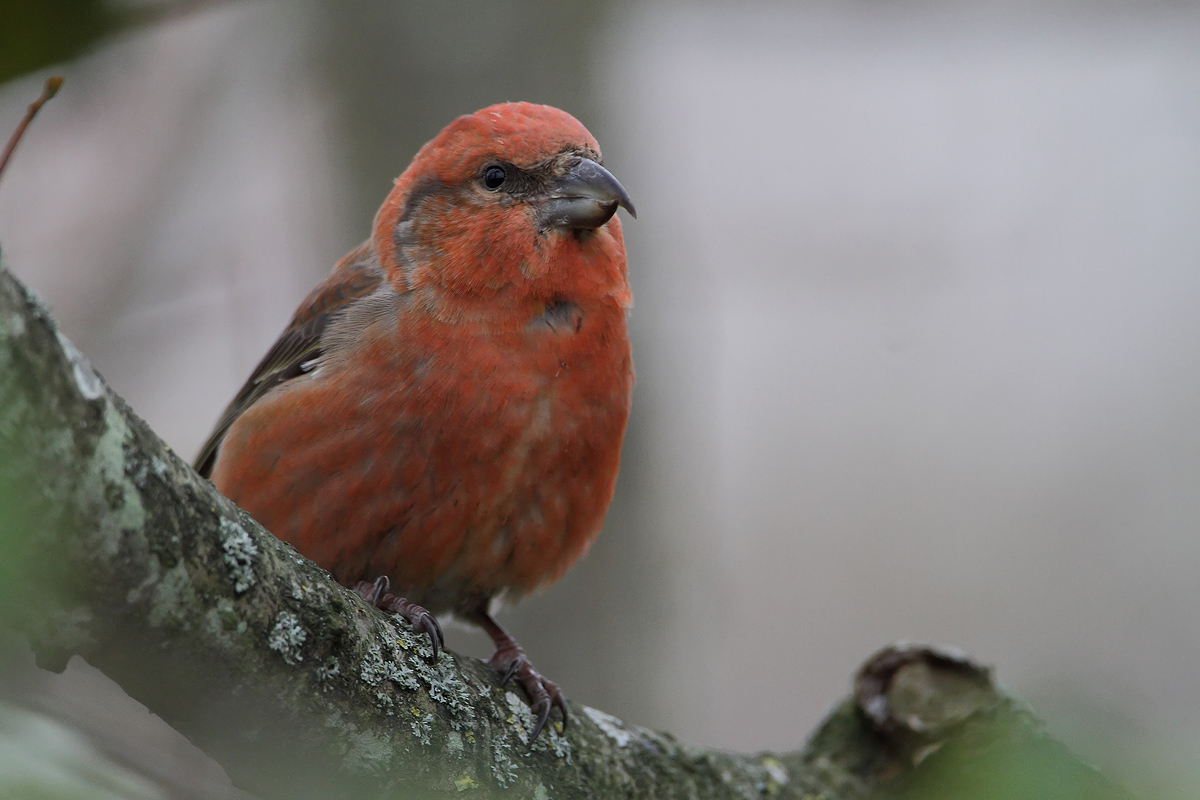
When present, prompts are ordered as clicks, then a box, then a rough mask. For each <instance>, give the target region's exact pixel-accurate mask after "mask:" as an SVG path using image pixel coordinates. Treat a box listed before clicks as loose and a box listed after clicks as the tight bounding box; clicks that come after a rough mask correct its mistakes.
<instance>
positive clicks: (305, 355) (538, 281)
mask: <svg viewBox="0 0 1200 800" xmlns="http://www.w3.org/2000/svg"><path fill="white" fill-rule="evenodd" d="M599 160H600V153H599V148H598V146H597V144H596V142H595V140H594V139H593V138H592V136H591V135H590V134H589V133H588V132H587V130H586V129H584V127H583V126H582V125H580V124H579V122H578V121H576V120H575V119H574V118H573V117H571V116H570V115H568V114H566V113H565V112H563V111H559V110H558V109H554V108H550V107H547V106H538V105H533V104H529V103H507V104H502V105H497V106H492V107H490V108H485V109H483V110H482V111H479V112H476V113H475V114H471V115H469V116H464V117H460V118H459V119H457V120H455V121H454V122H453V123H451V124H450V125H449V126H447V127H446V128H445V129H444V130H443V131H442V132H441V133H440V134H439V135H438V136H437V137H436V138H434V139H433V140H432V141H431V142H429V143H428V144H427V145H425V147H423V148H422V149H421V151H420V152H419V153H418V154H417V156H416V157H415V158H414V159H413V162H412V164H411V165H410V166H409V168H408V169H407V170H405V171H404V173H403V174H402V175H401V176H400V177H399V178H398V179H397V180H396V185H395V188H394V189H393V190H392V192H391V193H390V194H389V195H388V197H387V199H386V200H385V201H384V203H383V206H382V207H381V208H380V210H379V213H378V214H377V215H376V218H375V224H374V229H373V234H372V236H371V238H370V239H369V240H368V241H367V242H365V243H364V244H363V245H362V246H360V247H359V248H357V249H356V250H354V251H353V252H351V253H350V254H349V255H347V256H346V257H345V258H344V259H342V261H341V262H340V263H339V264H338V265H337V266H336V267H335V269H334V271H333V273H332V274H331V275H330V277H329V278H328V279H326V281H325V282H324V283H322V284H321V285H320V286H318V287H317V288H316V289H315V290H314V291H313V292H312V293H311V294H310V295H309V296H308V297H307V298H306V299H305V300H304V302H303V303H302V304H301V305H300V308H299V310H298V311H297V312H296V314H295V316H294V317H293V319H292V322H291V324H290V325H289V326H288V328H287V330H285V331H284V333H283V335H282V336H281V337H280V339H279V341H278V342H277V343H276V345H275V347H274V348H272V350H271V351H270V352H269V353H268V354H267V356H266V358H264V360H263V362H262V363H261V364H260V365H259V367H258V369H256V370H255V373H254V375H253V376H252V377H251V379H250V380H249V381H248V382H247V384H246V386H245V387H244V388H243V390H242V392H241V393H240V394H239V395H238V397H237V398H235V400H234V402H233V403H232V404H231V405H230V407H229V409H228V410H227V411H226V413H225V416H224V417H223V418H222V420H221V422H220V423H218V426H217V429H216V430H215V431H214V433H213V436H212V437H211V439H210V440H209V442H208V443H207V444H206V445H205V447H204V448H203V450H202V451H201V454H200V457H199V459H198V461H197V467H198V468H199V469H200V470H201V471H202V472H204V473H206V474H208V473H209V472H210V471H211V477H212V480H213V482H214V483H215V484H216V486H217V488H218V489H220V491H221V492H222V493H224V494H225V495H226V496H228V497H229V498H231V499H232V500H234V501H235V502H237V503H238V504H239V505H241V506H242V507H243V508H245V509H246V510H247V511H249V512H250V513H251V515H253V516H254V517H255V519H257V520H258V521H259V522H261V523H262V524H263V525H264V526H265V527H266V528H267V529H269V530H270V531H271V532H272V533H274V534H275V535H277V536H279V537H280V538H281V539H284V540H286V541H288V542H291V543H292V544H294V545H295V546H296V547H297V548H298V549H299V550H300V552H302V553H304V554H305V555H306V556H308V557H309V558H311V559H313V560H314V561H316V562H317V563H318V564H320V565H321V566H322V567H325V568H326V569H328V570H330V571H331V572H332V573H333V574H334V576H335V577H336V578H337V579H338V580H339V581H341V582H343V583H345V584H347V585H350V586H355V585H359V584H360V582H366V581H371V580H372V579H374V578H376V577H379V576H386V578H388V579H389V581H390V585H391V587H392V589H393V590H394V591H395V592H397V594H400V595H403V596H404V598H405V599H406V600H407V601H408V602H407V603H405V602H402V601H400V602H398V603H393V604H392V606H390V607H391V608H393V609H395V610H399V611H401V612H402V613H404V614H405V616H407V617H409V619H410V620H412V621H414V623H421V622H422V621H423V620H424V617H423V616H422V614H423V609H421V608H416V609H415V610H413V606H410V605H409V604H410V603H411V604H416V605H417V606H423V607H424V609H428V611H429V612H432V613H433V614H441V613H446V612H453V613H455V614H457V615H458V616H460V617H462V618H464V619H467V620H472V621H475V622H477V623H478V624H480V625H482V626H483V627H484V628H485V630H487V631H488V632H489V633H490V634H491V635H492V637H493V639H495V641H496V644H497V652H496V655H495V656H494V657H493V659H492V663H493V664H494V665H496V666H497V667H498V668H500V669H502V670H504V671H507V672H510V673H512V674H515V675H516V677H517V679H518V680H519V681H520V682H521V685H522V686H524V688H525V689H526V691H527V692H528V693H529V694H530V697H531V699H532V700H533V702H534V707H535V710H536V711H537V712H538V714H539V725H538V730H540V728H541V725H542V724H544V722H545V719H546V717H547V716H548V714H549V710H550V706H551V704H552V703H553V704H557V705H559V706H560V708H562V710H563V712H564V720H565V705H564V704H563V701H562V696H561V693H560V692H559V691H558V687H557V686H555V685H554V684H553V683H551V682H550V681H548V680H546V679H545V678H542V677H541V676H540V675H538V674H537V673H536V672H535V671H534V670H533V669H532V667H531V666H530V665H529V662H528V659H527V658H525V656H524V653H523V652H522V651H521V650H520V648H519V647H518V646H517V645H516V642H514V641H513V640H512V639H511V637H508V635H507V634H505V633H504V632H503V631H502V630H501V629H500V628H499V626H498V625H496V624H495V622H494V621H493V620H492V619H491V617H490V606H491V605H492V603H493V601H495V600H497V599H502V600H505V601H515V600H517V599H520V598H521V597H523V596H525V595H527V594H529V593H530V592H533V591H536V590H537V589H539V588H541V587H544V586H546V585H547V584H549V583H551V582H553V581H554V580H557V579H558V578H559V577H560V576H561V575H562V573H563V572H564V571H565V570H566V569H567V568H568V567H570V566H571V564H573V563H574V562H575V561H576V560H577V559H578V558H579V557H580V556H581V555H582V554H583V553H584V552H585V551H586V549H587V547H588V545H589V544H590V543H591V541H592V540H593V539H594V538H595V536H596V534H597V533H599V531H600V527H601V523H602V522H603V519H604V513H605V510H606V509H607V507H608V504H609V501H610V499H611V497H612V492H613V486H614V482H615V480H616V476H617V466H618V461H619V458H620V451H621V440H622V436H623V434H624V430H625V423H626V419H627V417H628V414H629V403H630V394H631V391H632V388H633V367H632V361H631V356H630V346H629V338H628V333H627V328H626V314H627V312H628V310H629V306H630V303H631V295H630V290H629V284H628V280H627V275H626V265H625V249H624V244H623V240H622V237H621V226H620V222H619V221H618V220H617V219H616V217H615V216H614V213H615V211H616V209H617V207H618V205H623V206H625V207H626V208H627V209H628V210H630V211H631V212H632V210H633V209H632V204H631V203H630V201H629V198H628V196H627V195H626V194H625V192H624V189H623V188H621V186H620V184H619V183H617V181H616V179H615V178H613V177H612V176H611V175H610V174H609V173H607V172H606V171H605V170H604V169H603V168H602V167H600V166H599ZM376 594H377V593H376ZM423 624H424V625H425V626H426V627H427V629H428V630H429V632H430V635H431V636H433V637H434V642H435V646H436V644H437V643H438V642H437V640H438V638H440V630H436V625H430V623H428V622H425V623H423ZM534 735H535V736H536V733H535V734H534Z"/></svg>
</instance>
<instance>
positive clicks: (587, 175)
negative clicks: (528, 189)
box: [538, 158, 637, 230]
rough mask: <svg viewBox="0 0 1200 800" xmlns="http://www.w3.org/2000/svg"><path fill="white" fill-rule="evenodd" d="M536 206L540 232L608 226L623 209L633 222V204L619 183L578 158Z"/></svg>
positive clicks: (588, 160) (598, 168)
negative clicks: (613, 216)
mask: <svg viewBox="0 0 1200 800" xmlns="http://www.w3.org/2000/svg"><path fill="white" fill-rule="evenodd" d="M538 205H539V207H538V221H539V222H540V223H541V227H542V229H543V230H545V229H546V228H572V229H587V230H594V229H596V228H599V227H600V226H601V225H603V224H604V223H606V222H608V221H609V220H610V219H611V218H612V215H613V214H615V213H617V209H618V208H624V209H625V210H626V211H628V212H629V215H630V216H632V217H634V218H635V219H636V218H637V212H636V211H634V210H633V201H632V200H630V199H629V193H628V192H626V191H625V187H624V186H622V185H621V182H620V181H618V180H617V179H616V178H614V177H613V174H612V173H611V172H609V171H608V170H606V169H605V168H604V167H602V166H600V165H599V164H597V163H596V162H595V161H592V160H591V159H588V158H581V159H580V160H579V161H578V162H577V163H576V164H575V165H574V166H572V167H571V168H570V169H569V170H567V172H566V173H565V174H563V175H562V176H560V177H559V178H557V179H555V181H554V182H553V183H552V184H551V185H550V187H549V191H548V192H547V193H546V195H545V196H544V199H543V200H542V201H541V202H540V203H539V204H538Z"/></svg>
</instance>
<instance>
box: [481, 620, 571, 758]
mask: <svg viewBox="0 0 1200 800" xmlns="http://www.w3.org/2000/svg"><path fill="white" fill-rule="evenodd" d="M488 664H489V665H491V667H492V668H493V669H495V670H496V671H497V672H499V673H500V674H501V675H502V676H503V677H501V679H500V685H501V686H505V685H507V684H508V682H509V681H511V680H515V681H516V682H517V684H518V685H520V687H521V688H522V689H524V690H525V694H526V695H527V696H528V697H529V705H530V707H531V708H532V709H533V714H534V716H535V717H536V718H537V723H536V724H535V725H534V726H533V733H531V734H530V735H529V745H530V747H532V746H533V743H534V742H535V741H536V740H537V737H538V734H540V733H541V732H542V728H544V727H546V722H547V721H548V720H549V719H550V711H551V709H553V708H557V709H558V710H559V711H560V712H561V713H562V724H563V730H566V727H567V700H566V698H565V697H564V696H563V693H562V689H560V688H558V684H557V683H555V682H554V681H552V680H550V679H549V678H547V677H545V676H544V675H542V674H541V673H539V672H538V671H537V670H535V669H534V668H533V664H531V663H530V662H529V656H527V655H525V651H524V650H522V649H521V646H520V645H518V644H517V643H516V642H515V641H513V640H512V638H511V637H510V638H509V641H508V642H506V643H504V644H502V645H501V646H500V647H497V648H496V652H495V653H494V654H493V655H492V657H491V660H489V661H488Z"/></svg>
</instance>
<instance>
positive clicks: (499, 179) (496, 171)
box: [483, 166, 508, 192]
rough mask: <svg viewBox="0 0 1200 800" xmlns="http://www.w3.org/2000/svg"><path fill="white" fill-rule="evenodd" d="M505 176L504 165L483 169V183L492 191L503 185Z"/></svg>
mask: <svg viewBox="0 0 1200 800" xmlns="http://www.w3.org/2000/svg"><path fill="white" fill-rule="evenodd" d="M507 177H508V175H507V174H506V173H505V172H504V167H496V166H491V167H488V168H487V169H485V170H484V171H483V185H484V186H485V187H487V188H488V189H490V190H492V191H493V192H494V191H496V190H497V189H499V188H500V187H501V186H503V185H504V179H505V178H507Z"/></svg>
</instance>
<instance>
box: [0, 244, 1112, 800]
mask: <svg viewBox="0 0 1200 800" xmlns="http://www.w3.org/2000/svg"><path fill="white" fill-rule="evenodd" d="M0 593H2V594H0V600H2V602H0V614H2V615H3V620H2V621H3V623H4V625H5V627H6V628H8V629H9V630H15V631H18V632H20V633H22V634H23V635H24V636H26V637H27V638H28V639H29V641H30V642H31V643H32V645H33V647H34V650H35V652H36V653H37V655H38V660H39V664H40V665H41V666H43V667H45V668H48V669H61V668H62V666H63V665H65V663H66V660H67V659H68V658H69V657H71V656H72V655H76V654H78V655H80V656H82V657H83V658H85V659H86V660H87V661H89V662H90V663H92V664H93V665H95V666H97V667H98V668H100V669H101V670H103V671H104V672H105V673H106V674H108V675H109V676H110V677H111V678H113V679H114V680H115V681H117V682H118V683H119V684H120V685H121V686H122V687H123V688H124V689H125V691H127V692H128V693H129V694H130V695H131V696H133V697H134V698H135V699H137V700H140V701H141V702H142V703H144V704H145V705H146V706H148V707H149V708H150V709H151V710H153V711H154V712H155V713H157V714H159V715H160V716H162V717H163V718H164V719H166V720H167V722H169V723H170V724H171V725H173V726H174V727H175V728H176V729H178V730H179V731H181V732H182V733H184V734H185V735H186V736H187V737H188V738H189V739H191V740H192V741H193V742H194V743H196V744H197V745H198V746H199V747H200V748H201V749H203V750H205V751H206V752H208V753H209V754H210V755H212V756H213V757H214V758H215V759H216V760H217V761H218V762H220V763H221V764H222V765H223V766H224V767H225V768H226V770H227V771H228V772H229V774H230V776H231V777H232V778H233V780H234V781H235V783H237V784H238V785H239V786H241V787H243V788H245V789H247V790H249V791H252V792H254V793H256V794H258V795H260V796H263V797H280V798H295V797H322V798H324V797H354V798H359V799H360V800H361V799H362V798H371V797H381V798H382V797H459V796H466V797H476V798H490V797H527V798H536V799H537V800H548V799H549V798H558V799H559V800H562V799H563V798H610V797H652V798H759V797H779V798H809V799H810V800H811V799H814V798H829V799H830V800H849V799H850V798H867V797H897V798H900V797H904V798H907V797H913V798H916V797H922V798H929V797H960V798H961V797H975V796H978V797H985V796H986V797H1014V798H1015V797H1021V798H1034V797H1047V798H1050V797H1054V798H1063V797H1080V798H1082V797H1088V798H1093V797H1095V798H1107V797H1113V798H1117V797H1124V796H1125V795H1124V794H1123V793H1122V792H1121V791H1120V790H1119V789H1118V788H1116V787H1114V786H1112V785H1111V784H1110V783H1108V782H1107V781H1105V780H1104V779H1103V777H1102V776H1100V775H1099V774H1098V773H1096V772H1095V771H1094V770H1092V769H1091V768H1089V767H1087V766H1086V765H1084V764H1082V763H1080V762H1079V761H1078V760H1077V759H1076V758H1075V757H1074V756H1073V755H1071V754H1070V753H1069V752H1067V751H1066V750H1065V748H1063V747H1062V746H1061V745H1059V744H1058V743H1056V742H1055V741H1054V740H1053V739H1052V738H1050V737H1049V736H1048V735H1047V734H1046V733H1045V731H1044V730H1043V729H1042V727H1041V726H1040V724H1039V723H1038V722H1037V720H1036V719H1034V718H1033V717H1032V715H1031V714H1030V713H1029V712H1028V711H1027V710H1026V709H1025V708H1024V707H1022V706H1021V705H1020V703H1018V702H1017V701H1015V700H1013V699H1011V698H1009V697H1007V696H1005V695H1004V694H1003V693H1001V692H1000V691H999V690H997V688H996V687H995V685H994V684H993V682H992V680H991V677H990V674H989V673H988V672H987V670H985V669H983V668H981V667H979V666H977V665H975V664H972V663H971V662H969V661H968V660H966V659H965V658H962V657H960V656H957V655H955V654H952V653H946V652H941V651H936V650H932V649H929V648H921V647H893V648H888V649H887V650H885V651H883V652H881V653H880V654H877V655H876V656H875V657H874V658H873V659H872V660H871V661H869V662H868V663H867V664H866V665H865V666H864V668H863V670H862V672H861V673H860V674H859V676H858V680H857V684H856V692H855V695H854V697H852V698H850V699H847V700H845V701H844V702H842V704H841V705H839V706H838V707H837V708H836V709H835V710H834V711H833V712H832V713H831V715H830V716H829V718H828V719H827V720H826V721H825V722H824V723H823V724H822V726H821V727H820V728H819V729H818V730H817V732H816V733H815V734H814V735H813V736H812V737H811V739H810V740H809V742H808V744H807V746H805V747H804V748H803V749H802V750H798V751H796V752H793V753H786V754H771V753H762V754H757V755H737V754H732V753H725V752H719V751H712V750H705V749H701V748H697V747H693V746H690V745H688V744H685V743H683V742H680V741H678V740H676V739H675V738H674V737H672V736H671V735H670V734H666V733H658V732H654V731H650V730H646V729H643V728H639V727H636V726H632V725H626V724H625V723H623V722H622V721H621V720H618V719H616V718H614V717H612V716H609V715H607V714H605V713H603V712H601V711H598V710H595V709H591V708H587V707H583V706H579V705H576V704H572V705H571V714H572V718H571V720H572V721H571V725H570V727H569V729H568V730H567V731H566V732H565V733H564V732H563V731H562V730H560V729H557V726H552V727H554V728H555V729H553V730H550V731H548V732H547V733H545V734H543V735H542V737H541V738H539V739H538V740H537V741H536V742H535V743H534V745H533V747H532V749H529V748H528V747H527V745H526V738H527V736H528V732H529V730H530V728H531V726H532V716H531V714H530V712H529V709H528V705H527V704H526V702H525V700H524V698H523V697H521V696H518V694H516V693H515V692H513V691H510V690H506V689H504V688H502V687H500V686H499V685H498V681H497V677H496V675H495V674H494V672H493V671H492V670H491V669H489V668H488V667H486V666H485V665H483V664H482V663H481V662H479V661H477V660H475V659H471V658H464V657H460V656H457V655H456V654H454V653H445V654H443V655H442V657H441V658H440V659H439V660H438V662H437V664H436V665H431V664H430V663H429V661H428V656H429V655H430V652H429V649H428V646H427V645H426V643H425V641H424V640H423V639H422V637H419V636H417V635H415V634H414V632H413V630H412V629H411V628H410V627H409V626H408V625H407V624H406V623H404V622H403V621H400V620H399V619H397V618H389V617H386V616H384V615H383V614H381V613H380V612H378V611H377V610H375V609H372V608H370V607H368V606H367V605H366V604H365V603H364V602H363V601H361V600H360V599H359V598H358V597H357V595H355V594H353V593H352V592H350V591H348V590H347V589H345V588H343V587H341V586H339V585H338V584H337V583H336V582H334V581H333V580H332V578H331V577H330V576H329V575H328V574H327V573H326V572H324V571H323V570H321V569H319V568H318V567H316V566H315V565H314V564H312V563H311V562H309V561H308V560H307V559H305V558H303V557H301V556H300V555H299V554H298V553H297V552H296V551H295V550H293V549H292V548H291V547H289V546H288V545H286V544H284V543H282V542H280V541H279V540H277V539H275V538H274V537H273V536H271V535H270V534H269V533H267V532H266V531H264V530H263V529H262V528H261V527H260V526H258V525H257V524H256V523H255V522H254V521H253V520H252V519H250V518H249V517H248V516H247V515H246V514H245V513H244V512H242V511H240V510H239V509H238V508H237V507H235V506H234V505H233V504H232V503H230V502H229V501H228V500H226V499H225V498H223V497H222V496H220V495H219V494H218V493H217V492H216V491H215V490H214V489H213V487H212V486H211V484H209V483H208V482H207V481H205V480H203V479H201V478H199V477H198V476H197V475H196V474H195V473H194V472H193V471H192V469H191V468H190V467H189V466H188V465H187V464H186V463H185V462H184V461H183V460H182V459H181V458H180V457H179V456H178V455H176V454H175V453H174V452H172V451H171V450H170V448H168V447H167V446H166V445H164V444H163V442H162V441H161V440H159V439H158V437H157V436H155V434H154V433H153V431H151V430H150V429H149V427H148V426H147V425H146V424H145V423H144V422H143V421H142V420H140V419H139V418H138V417H137V416H136V415H135V414H134V413H133V412H132V411H131V410H130V409H129V408H128V407H127V406H126V405H125V403H124V402H123V401H122V400H121V398H119V397H118V396H116V395H115V394H113V393H112V392H111V391H110V390H109V388H108V387H107V386H106V384H105V383H104V381H103V380H102V379H101V378H100V377H99V376H98V375H97V374H96V373H95V371H94V370H93V369H92V368H91V367H90V366H89V364H88V363H87V361H86V359H84V358H83V357H82V356H81V355H80V354H79V352H78V351H77V350H76V349H75V348H74V347H73V346H72V345H71V343H70V342H68V341H67V340H66V339H65V338H64V337H62V336H61V335H60V334H59V333H58V332H57V329H56V328H55V326H54V324H53V322H52V320H51V318H50V316H49V314H48V312H47V311H46V309H45V308H44V307H43V306H42V305H41V304H40V303H39V302H38V301H37V299H36V298H35V297H33V296H32V295H31V294H30V293H29V292H28V291H27V290H26V289H25V288H24V287H23V286H22V285H21V284H20V283H19V282H18V281H17V280H16V279H15V278H14V277H13V275H12V274H11V273H9V272H7V271H6V270H4V268H3V267H2V266H0ZM768 690H769V689H768ZM798 738H799V737H798Z"/></svg>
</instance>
